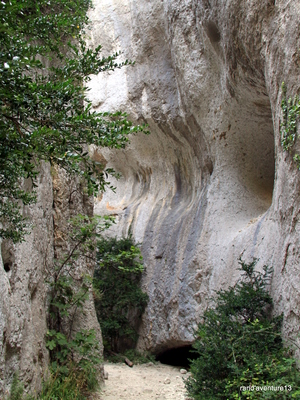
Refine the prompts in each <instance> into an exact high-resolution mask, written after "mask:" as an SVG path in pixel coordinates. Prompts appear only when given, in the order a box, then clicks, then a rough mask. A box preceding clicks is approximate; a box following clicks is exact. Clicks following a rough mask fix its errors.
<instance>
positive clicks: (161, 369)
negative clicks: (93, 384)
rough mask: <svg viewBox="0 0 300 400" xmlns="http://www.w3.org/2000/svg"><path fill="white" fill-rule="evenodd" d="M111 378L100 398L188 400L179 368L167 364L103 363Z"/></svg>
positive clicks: (113, 399)
mask: <svg viewBox="0 0 300 400" xmlns="http://www.w3.org/2000/svg"><path fill="white" fill-rule="evenodd" d="M104 370H105V372H107V373H108V379H107V380H105V385H104V386H103V387H102V390H101V393H100V395H99V397H98V400H122V399H125V400H154V399H156V400H188V397H187V395H185V388H184V382H183V379H186V378H187V374H181V373H180V368H177V367H171V366H168V365H164V364H160V363H158V364H152V363H149V364H142V365H134V366H133V367H132V368H130V367H128V366H127V365H126V364H111V363H107V364H105V365H104Z"/></svg>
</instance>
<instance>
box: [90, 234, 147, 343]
mask: <svg viewBox="0 0 300 400" xmlns="http://www.w3.org/2000/svg"><path fill="white" fill-rule="evenodd" d="M97 247H98V252H97V260H98V263H97V266H96V269H95V273H94V289H95V290H96V292H98V293H100V298H98V299H96V300H95V306H96V311H97V316H98V319H99V322H100V324H101V329H102V334H103V338H104V346H105V348H106V350H112V351H119V347H120V340H122V341H123V342H124V341H126V340H127V341H128V343H129V346H130V344H131V345H132V343H133V342H134V341H136V339H137V332H136V328H135V323H136V321H137V320H138V319H139V318H140V316H141V315H142V313H143V311H144V309H145V307H146V304H147V301H148V296H147V294H145V293H143V292H142V290H141V288H140V285H139V282H140V279H141V275H142V272H143V271H144V267H143V264H142V256H141V252H140V249H139V248H138V247H137V246H136V245H135V244H134V242H133V239H132V237H131V236H129V237H127V238H122V239H117V238H110V239H106V238H104V237H102V239H101V240H99V241H98V244H97Z"/></svg>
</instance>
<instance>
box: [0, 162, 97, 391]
mask: <svg viewBox="0 0 300 400" xmlns="http://www.w3.org/2000/svg"><path fill="white" fill-rule="evenodd" d="M83 192H84V191H83V190H82V188H81V187H80V184H79V182H77V181H76V180H75V179H71V178H68V177H67V176H66V175H65V174H64V173H63V171H60V170H58V169H56V168H53V167H52V168H51V169H50V166H49V165H48V164H42V165H41V169H40V174H39V175H38V178H37V203H36V204H34V205H33V206H30V207H24V210H23V214H24V215H25V216H27V217H28V218H29V220H30V221H31V233H30V234H29V235H26V237H25V239H26V240H25V241H24V242H23V243H21V244H17V245H13V244H12V243H10V242H8V241H3V242H2V243H1V257H0V263H1V265H0V291H1V296H0V398H1V399H2V398H3V396H4V394H8V393H9V390H10V385H11V382H12V378H13V375H14V373H17V374H18V377H19V379H20V380H21V381H22V382H23V384H24V386H25V389H26V390H27V391H28V390H31V391H32V392H34V393H38V392H39V390H40V388H41V383H42V378H43V377H44V376H46V375H45V374H47V368H48V365H49V354H48V350H47V349H46V333H47V329H48V326H47V317H48V307H49V286H48V283H49V281H51V277H53V273H54V259H55V258H56V259H59V256H60V254H62V253H63V251H66V250H67V248H68V246H70V243H69V239H68V227H69V224H68V221H69V219H70V218H71V217H73V216H75V215H77V214H78V213H83V214H92V213H93V203H92V199H91V198H89V197H87V196H85V195H84V194H83ZM80 273H89V274H91V275H92V274H93V265H91V264H90V263H89V262H87V261H86V260H85V259H79V260H78V262H77V271H76V274H77V276H78V275H79V274H80ZM74 327H75V330H79V329H87V330H88V329H95V331H96V334H97V337H98V340H99V344H100V348H101V347H102V337H101V330H100V327H99V323H98V321H97V317H96V312H95V307H94V301H93V297H92V293H90V298H89V300H88V301H86V304H85V307H84V309H83V310H82V312H80V313H79V312H78V313H77V314H76V318H75V321H74ZM100 374H101V371H100V370H99V377H100V376H101V375H100Z"/></svg>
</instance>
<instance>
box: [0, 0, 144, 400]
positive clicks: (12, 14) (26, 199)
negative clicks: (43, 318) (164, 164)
mask: <svg viewBox="0 0 300 400" xmlns="http://www.w3.org/2000/svg"><path fill="white" fill-rule="evenodd" d="M90 5H91V2H90V0H71V1H66V0H41V1H38V2H37V1H35V0H21V1H19V0H9V1H8V0H7V1H6V0H4V1H2V2H1V3H0V21H1V22H0V238H2V239H10V240H12V241H13V242H15V243H17V242H20V241H22V240H24V239H25V234H26V233H27V232H29V229H28V227H29V224H28V222H30V221H27V220H26V219H25V218H24V216H23V209H24V206H27V205H30V204H32V203H34V202H35V201H36V192H35V187H36V186H37V184H38V180H39V171H40V164H41V162H49V163H50V164H51V165H54V166H59V167H60V168H61V169H63V170H64V171H65V172H66V173H67V174H68V175H71V176H74V177H77V179H79V180H80V182H81V184H82V185H81V186H82V187H83V188H84V190H85V191H86V194H87V195H96V194H97V193H98V191H103V190H105V188H106V187H111V188H112V189H114V188H113V187H112V186H111V185H110V183H109V182H108V181H107V180H106V179H107V177H108V175H109V174H111V175H116V173H115V171H113V170H111V169H106V170H105V169H104V168H105V166H104V165H102V164H101V163H99V162H97V161H95V160H93V159H91V158H90V156H89V152H88V145H95V146H100V147H109V148H123V147H124V146H125V144H126V143H127V142H128V140H129V139H128V135H129V134H132V133H135V132H138V131H143V130H144V127H143V126H133V125H132V123H131V122H130V121H128V120H127V118H126V115H125V114H122V113H121V112H117V113H113V114H112V113H108V112H107V113H97V112H95V111H93V110H92V105H91V102H90V101H89V99H88V98H87V88H86V84H87V82H88V81H89V80H90V78H89V76H90V75H91V74H98V73H99V72H103V71H113V70H114V69H115V68H120V67H122V66H124V65H127V64H130V62H129V61H128V60H126V61H125V62H122V63H118V62H117V57H118V55H119V54H118V53H115V54H113V55H111V56H108V57H103V56H102V55H101V46H98V47H97V48H95V49H90V48H88V47H87V46H86V32H85V30H86V29H87V28H88V25H87V24H88V18H87V10H88V8H89V6H90ZM98 223H99V221H98V220H96V219H93V218H91V217H88V216H77V217H76V218H75V219H73V222H72V224H73V228H74V229H71V232H70V237H69V238H68V240H69V246H68V250H66V251H65V253H64V254H62V255H61V257H60V258H59V259H57V260H55V270H54V272H53V273H52V274H50V275H49V276H48V277H47V279H48V283H49V284H50V289H51V290H50V299H49V301H50V314H49V321H48V323H49V331H48V335H47V347H48V349H49V351H50V356H51V371H52V376H51V377H50V380H49V381H47V382H45V385H44V389H43V392H42V393H41V394H39V398H41V399H48V398H49V399H50V398H51V399H56V398H57V399H58V398H64V399H68V398H70V399H71V398H72V399H81V398H84V393H85V391H86V390H87V391H88V390H89V389H91V388H92V386H93V385H94V384H95V383H96V382H97V379H95V373H96V370H95V368H94V366H95V365H96V364H97V363H99V360H100V359H99V355H98V353H97V351H96V350H97V346H96V341H95V332H93V331H82V330H81V331H76V329H75V327H74V320H75V318H76V315H77V314H78V310H81V312H82V309H83V305H84V302H85V301H86V299H87V297H88V296H89V293H90V292H91V286H92V278H91V277H90V276H88V275H86V274H82V273H80V262H79V261H80V258H83V259H84V258H89V259H90V260H91V259H92V257H93V254H94V251H95V247H94V246H95V239H96V237H97V234H98V233H97V232H99V231H100V232H101V229H102V228H100V229H99V224H98ZM107 224H109V222H108V221H107V220H106V221H104V224H103V227H104V228H103V229H105V227H106V226H107ZM14 390H15V391H14ZM21 392H22V388H21V386H20V385H18V384H17V383H16V381H15V380H14V382H13V386H12V393H11V396H19V397H20V398H21V397H22V394H21ZM15 393H16V394H15Z"/></svg>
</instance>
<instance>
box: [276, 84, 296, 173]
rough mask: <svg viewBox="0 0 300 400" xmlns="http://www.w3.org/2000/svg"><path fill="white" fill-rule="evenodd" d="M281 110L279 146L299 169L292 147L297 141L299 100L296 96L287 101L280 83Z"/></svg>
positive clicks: (283, 86)
mask: <svg viewBox="0 0 300 400" xmlns="http://www.w3.org/2000/svg"><path fill="white" fill-rule="evenodd" d="M281 88H282V101H281V109H282V114H283V118H282V121H281V145H282V147H283V150H284V151H288V152H290V153H291V154H293V160H294V161H295V162H296V164H297V167H298V169H300V155H299V154H298V153H296V152H295V150H294V146H295V144H296V141H297V137H298V135H297V125H298V123H299V117H300V100H299V97H298V96H295V97H294V99H292V98H291V97H290V98H289V99H287V93H286V86H285V84H284V83H282V87H281Z"/></svg>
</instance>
